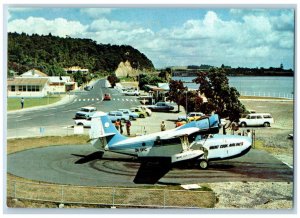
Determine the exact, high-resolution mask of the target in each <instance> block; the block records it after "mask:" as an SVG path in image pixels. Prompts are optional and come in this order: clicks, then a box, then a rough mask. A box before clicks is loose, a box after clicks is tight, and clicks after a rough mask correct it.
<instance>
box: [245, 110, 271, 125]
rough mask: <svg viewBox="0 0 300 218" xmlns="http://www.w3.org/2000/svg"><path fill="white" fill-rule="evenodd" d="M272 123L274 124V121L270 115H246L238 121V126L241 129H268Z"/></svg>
mask: <svg viewBox="0 0 300 218" xmlns="http://www.w3.org/2000/svg"><path fill="white" fill-rule="evenodd" d="M273 123H274V119H273V117H272V115H271V114H268V113H260V114H258V113H256V114H255V113H254V114H248V115H247V116H246V117H245V118H241V119H240V121H239V125H240V126H242V127H246V126H265V127H269V126H271V124H273Z"/></svg>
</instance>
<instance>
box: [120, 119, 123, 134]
mask: <svg viewBox="0 0 300 218" xmlns="http://www.w3.org/2000/svg"><path fill="white" fill-rule="evenodd" d="M120 133H121V134H123V124H122V120H120Z"/></svg>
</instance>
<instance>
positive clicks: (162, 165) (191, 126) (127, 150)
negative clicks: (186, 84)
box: [90, 112, 251, 184]
mask: <svg viewBox="0 0 300 218" xmlns="http://www.w3.org/2000/svg"><path fill="white" fill-rule="evenodd" d="M219 128H220V120H219V116H218V115H217V114H215V115H211V116H210V117H207V118H204V119H201V120H198V121H193V122H190V123H187V124H185V125H183V126H180V127H177V128H175V129H171V130H166V131H162V132H157V133H151V134H147V135H142V136H136V137H125V136H123V135H121V134H120V133H119V131H118V130H117V129H116V128H115V126H114V125H113V123H112V122H111V120H110V119H109V117H108V116H107V114H106V113H104V112H96V113H95V114H94V115H93V116H92V121H91V129H90V142H91V144H92V145H93V146H94V147H95V148H97V149H99V150H100V151H102V152H103V153H104V152H106V151H110V152H115V153H121V154H126V155H131V156H135V157H137V158H138V160H140V162H141V166H140V168H139V171H138V173H137V175H136V177H135V179H134V182H135V183H152V184H154V183H156V182H157V181H158V180H159V179H160V178H161V177H162V176H163V175H165V174H166V173H167V172H168V171H169V170H170V169H171V168H172V164H174V163H178V162H184V161H189V162H191V163H193V165H196V166H198V167H200V168H202V169H205V168H207V167H208V163H209V162H210V161H213V160H224V159H230V158H236V157H239V156H242V155H244V154H246V153H247V152H248V151H249V150H250V149H251V138H250V137H248V136H237V135H219V134H217V133H218V132H219ZM153 166H155V167H156V168H155V169H153ZM149 167H150V168H149ZM158 169H159V171H161V172H160V173H158V171H156V170H158ZM162 169H164V170H162ZM145 170H146V173H143V172H142V171H145ZM150 171H156V173H155V175H156V176H157V177H158V178H153V175H152V176H151V178H145V177H149V173H147V172H150ZM142 175H144V177H143V176H142Z"/></svg>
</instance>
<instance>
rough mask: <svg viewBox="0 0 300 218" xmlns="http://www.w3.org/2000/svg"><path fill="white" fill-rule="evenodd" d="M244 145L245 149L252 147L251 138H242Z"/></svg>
mask: <svg viewBox="0 0 300 218" xmlns="http://www.w3.org/2000/svg"><path fill="white" fill-rule="evenodd" d="M244 143H245V145H246V146H247V147H249V146H251V145H252V138H251V137H248V136H246V137H245V138H244Z"/></svg>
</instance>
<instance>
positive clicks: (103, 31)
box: [6, 5, 295, 69]
mask: <svg viewBox="0 0 300 218" xmlns="http://www.w3.org/2000/svg"><path fill="white" fill-rule="evenodd" d="M6 10H7V13H6V15H7V16H6V20H7V27H6V28H7V31H8V32H17V33H22V32H24V33H27V34H30V35H31V34H33V33H36V34H40V35H48V34H49V33H51V34H52V35H55V36H60V37H66V36H70V37H74V38H89V39H92V40H94V41H96V42H97V43H102V44H117V45H131V46H133V47H134V48H136V49H138V50H139V51H140V52H142V53H144V54H145V55H146V56H147V57H148V58H149V59H150V60H151V61H152V62H153V64H154V66H155V67H156V68H164V67H168V66H187V65H201V64H209V65H212V66H221V65H222V64H224V65H226V66H231V67H253V68H255V67H258V68H260V67H265V68H269V67H280V65H281V64H283V67H284V69H294V47H295V45H294V35H295V32H294V19H295V15H294V12H295V10H294V9H293V8H292V7H287V6H285V7H281V8H274V7H273V8H271V7H264V8H263V7H260V8H259V7H258V6H256V7H254V6H253V7H244V8H243V7H236V8H233V7H228V6H227V7H225V6H224V7H223V8H222V7H220V6H218V7H207V6H206V7H203V6H202V7H201V6H199V5H198V6H194V7H190V6H185V7H180V6H151V7H145V6H144V7H142V6H138V7H130V6H126V7H120V6H119V7H113V8H112V7H106V8H104V7H103V6H102V7H95V6H94V7H93V8H91V7H88V6H84V5H79V6H77V7H71V6H70V5H69V6H68V5H64V6H59V5H53V6H51V5H50V6H48V7H46V6H41V5H40V6H35V7H33V6H26V5H25V6H23V7H17V6H8V7H7V8H6Z"/></svg>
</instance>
